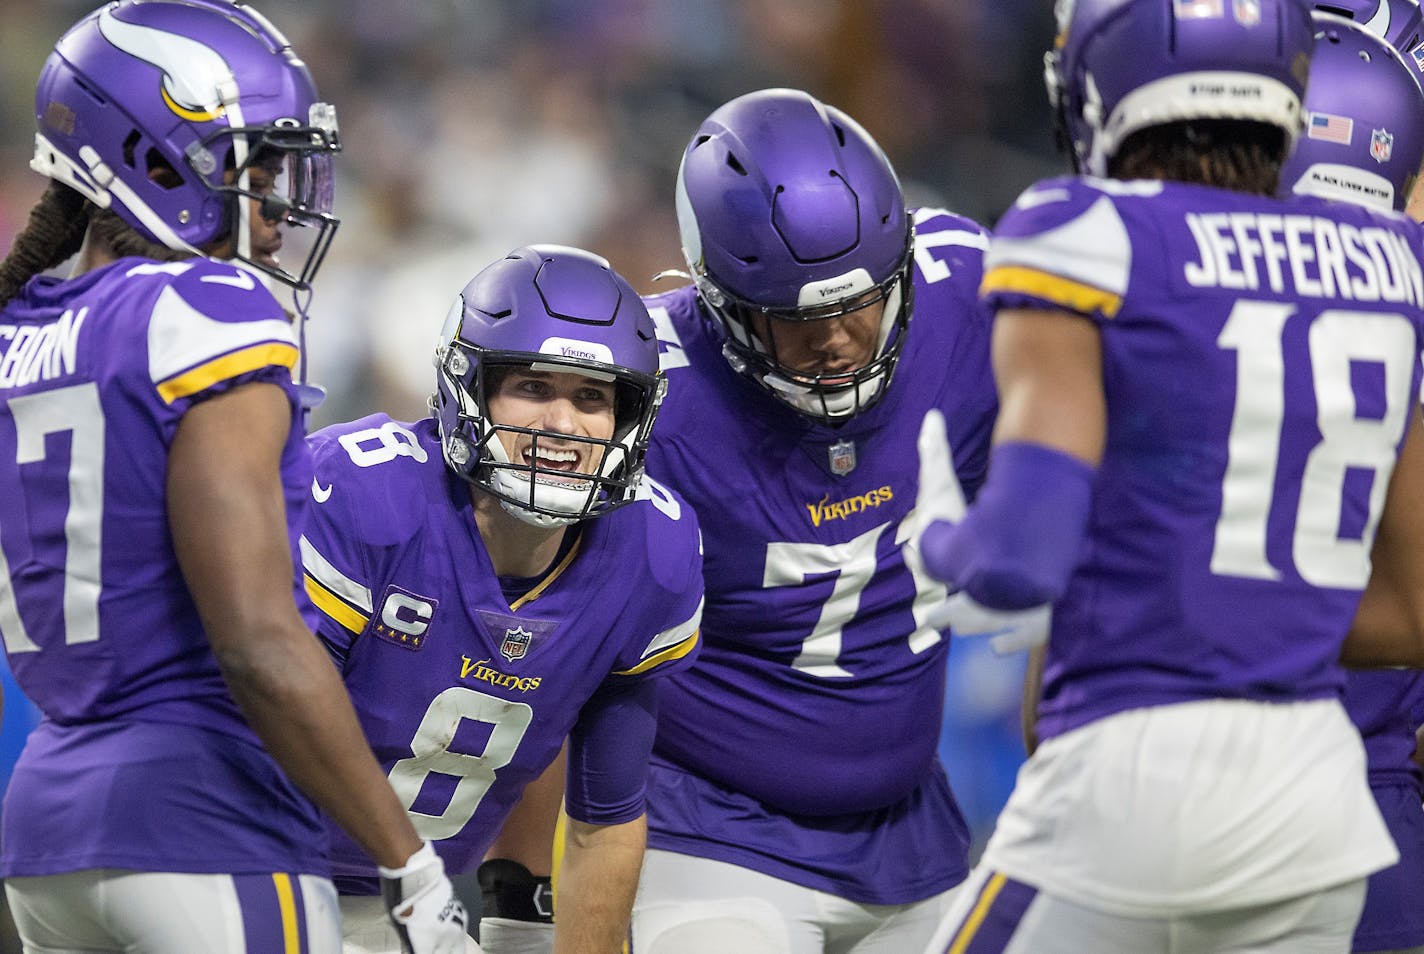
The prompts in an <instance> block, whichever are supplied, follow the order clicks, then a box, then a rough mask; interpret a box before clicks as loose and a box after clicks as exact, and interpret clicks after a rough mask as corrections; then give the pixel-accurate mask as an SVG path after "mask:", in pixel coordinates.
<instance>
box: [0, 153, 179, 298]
mask: <svg viewBox="0 0 1424 954" xmlns="http://www.w3.org/2000/svg"><path fill="white" fill-rule="evenodd" d="M91 225H92V226H93V228H94V233H95V237H96V238H98V239H99V240H101V241H103V242H104V243H105V244H107V245H108V247H109V248H110V249H112V250H113V252H114V254H115V255H116V256H118V257H119V258H125V257H128V256H135V257H138V258H151V259H155V260H157V261H160V262H177V261H182V260H183V259H186V258H192V257H193V253H192V252H186V251H176V250H174V249H171V248H168V247H167V246H165V245H160V244H158V243H157V242H150V241H148V240H147V239H145V238H144V237H143V236H142V235H140V234H139V233H138V232H137V231H136V230H135V229H134V228H133V226H131V225H129V224H128V223H127V222H125V221H124V220H123V219H121V218H119V215H118V213H117V212H114V211H113V210H112V209H101V208H99V207H98V206H96V205H95V204H94V203H93V202H90V201H89V200H88V199H86V198H84V196H83V195H81V194H80V193H79V192H77V191H75V190H74V189H71V188H70V187H69V186H67V185H65V184H64V183H62V182H59V181H57V180H51V181H50V184H49V188H47V189H45V191H44V194H43V195H41V196H40V200H39V201H38V202H36V203H35V207H34V208H32V209H31V210H30V218H29V221H28V222H26V223H25V228H24V229H23V230H22V231H21V232H20V234H19V235H17V236H15V244H14V245H12V246H11V247H10V254H9V255H7V256H6V257H5V260H4V261H3V262H0V308H3V307H4V306H5V305H6V304H8V303H9V301H10V299H12V298H14V297H15V296H16V295H17V294H19V291H20V289H21V288H23V287H25V283H26V282H28V281H29V280H30V279H31V278H34V277H35V276H36V275H38V274H40V273H41V272H43V271H45V270H47V269H51V268H54V267H55V266H56V265H59V264H61V263H63V262H65V261H66V260H68V259H69V257H70V256H72V255H74V253H76V252H78V251H79V248H80V246H82V245H83V244H84V234H85V232H86V231H87V230H88V229H89V227H90V226H91Z"/></svg>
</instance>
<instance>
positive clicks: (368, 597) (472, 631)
mask: <svg viewBox="0 0 1424 954" xmlns="http://www.w3.org/2000/svg"><path fill="white" fill-rule="evenodd" d="M310 444H311V448H312V452H313V457H314V460H315V470H316V477H315V480H314V482H313V484H312V494H313V495H314V496H315V497H316V499H317V500H318V501H319V503H318V504H317V505H316V506H315V507H314V508H313V512H312V516H311V519H310V521H309V523H308V526H307V528H306V532H305V535H304V537H303V539H302V541H301V546H302V555H303V563H304V568H305V571H306V585H307V588H308V591H309V593H310V594H311V595H312V597H313V599H314V600H315V601H316V604H317V605H318V607H319V608H320V609H321V610H322V612H323V619H322V620H321V625H320V631H319V632H320V635H321V637H322V639H323V640H324V641H325V642H326V643H327V646H328V649H329V650H330V651H331V653H332V655H333V657H334V658H335V659H336V661H337V663H338V665H339V666H340V667H341V671H342V676H343V678H344V679H345V681H346V686H347V689H348V690H349V691H350V693H351V697H352V701H353V702H354V704H355V706H356V712H357V715H358V717H359V718H360V721H361V725H362V728H363V729H364V730H365V732H366V736H367V738H368V739H369V741H370V743H371V748H372V749H373V750H374V752H375V754H376V757H377V759H378V760H379V761H380V763H381V765H382V767H383V768H384V769H385V770H386V771H387V773H388V774H389V775H390V778H391V783H392V785H393V786H394V787H395V789H396V792H397V794H398V795H400V796H401V798H402V801H403V802H404V804H405V805H406V807H407V809H408V810H409V811H410V814H411V819H412V821H414V822H415V825H416V828H417V830H418V831H419V832H420V833H421V834H422V836H424V837H426V838H429V839H431V840H433V841H434V843H435V847H436V850H437V851H438V852H439V853H440V855H441V857H442V858H443V859H444V861H445V866H446V870H448V871H450V872H451V873H457V874H458V873H465V872H472V871H474V870H475V868H476V867H477V866H478V865H479V864H480V862H481V861H482V860H483V857H484V854H485V852H486V850H487V849H488V847H489V845H490V842H491V841H492V840H493V839H494V837H495V835H496V834H497V833H498V832H499V829H500V826H501V824H502V822H503V821H504V818H505V816H506V815H507V814H508V812H509V810H510V809H511V808H512V807H513V806H514V804H515V802H517V801H518V800H519V797H520V795H521V794H522V793H523V790H524V787H525V785H526V784H528V783H529V782H530V781H532V780H533V779H535V778H537V777H538V776H539V775H540V774H541V773H542V772H543V770H544V769H545V768H546V767H547V766H548V765H549V764H550V763H551V762H552V761H553V760H554V758H555V757H556V756H557V755H558V753H559V749H560V747H561V746H562V745H563V743H564V739H565V738H566V737H569V738H570V754H569V787H570V791H571V792H579V793H596V792H597V791H599V787H598V786H599V782H598V779H597V778H596V777H595V776H597V775H598V774H599V773H604V774H605V775H613V776H622V777H624V778H629V777H631V778H632V779H634V780H636V779H638V778H639V777H640V776H641V773H642V766H641V765H633V766H631V767H625V766H624V765H621V764H619V762H618V759H619V757H620V755H621V756H623V759H624V762H626V761H627V760H628V758H629V757H630V756H629V747H628V746H626V745H625V746H622V747H620V746H619V745H618V741H619V740H618V739H609V738H607V737H606V736H607V733H606V732H604V733H600V731H599V726H598V725H597V724H594V725H588V724H586V723H588V722H589V721H591V720H589V719H584V720H583V722H581V721H580V716H581V710H584V709H585V704H586V703H588V702H589V700H590V698H601V699H608V698H612V699H613V700H614V701H615V703H616V700H617V697H618V696H619V694H622V693H626V692H628V691H629V690H630V689H633V688H634V687H635V686H636V685H637V684H638V683H640V682H641V681H642V680H646V679H649V678H656V677H660V676H664V675H666V674H669V673H673V672H677V671H679V670H681V669H683V668H684V667H686V666H688V665H689V664H690V663H691V662H692V661H693V659H694V658H695V657H696V655H697V648H698V643H699V636H698V619H699V614H700V610H701V599H702V581H701V572H702V559H701V552H700V541H699V537H698V530H697V520H696V516H695V514H694V513H693V512H692V510H691V508H689V507H687V506H686V505H685V504H683V503H682V502H681V501H680V500H678V499H677V498H676V497H675V496H674V495H672V494H670V493H669V492H668V491H666V490H665V489H663V488H662V487H659V486H656V485H654V484H651V483H650V482H645V483H644V485H643V487H642V489H641V490H640V492H639V499H638V500H637V501H636V502H634V503H632V504H630V505H628V506H625V507H622V508H620V509H618V510H616V511H614V512H612V513H610V514H607V515H605V516H601V517H598V518H596V519H590V520H587V521H584V522H582V523H580V524H578V525H577V528H576V532H577V535H578V537H577V543H576V544H574V546H573V547H572V549H569V550H568V551H567V552H566V553H563V554H561V556H560V558H559V561H557V562H556V565H555V568H554V570H552V571H551V572H550V574H549V575H548V576H547V577H546V578H545V579H544V580H543V581H542V582H538V581H528V584H527V586H520V585H518V584H517V582H516V581H511V580H507V579H502V578H501V577H498V576H496V575H495V572H494V569H493V567H492V565H491V563H490V558H489V556H488V554H487V552H486V550H485V547H484V544H483V542H482V540H481V537H480V534H479V532H478V530H477V528H476V525H475V521H474V513H473V509H472V504H471V501H470V484H469V483H467V482H466V481H465V480H463V479H462V478H460V477H459V476H457V475H456V474H454V473H452V472H451V471H450V469H449V468H448V467H447V466H446V464H445V461H444V460H443V458H442V457H441V452H440V437H439V434H438V433H437V429H436V425H435V422H434V421H433V420H431V419H425V420H421V421H418V422H416V423H414V424H404V423H400V422H396V421H392V420H391V419H390V418H388V417H385V416H384V415H375V416H371V417H367V418H363V419H361V420H358V421H354V422H351V423H347V424H340V425H336V426H333V427H328V428H325V429H323V430H321V431H318V432H317V433H315V434H313V435H312V436H311V438H310ZM511 584H513V585H514V588H515V589H517V590H519V591H520V592H523V593H524V595H523V596H521V597H519V598H514V597H511V596H509V595H507V594H508V592H509V588H510V586H511ZM536 584H537V585H536ZM531 587H532V588H531ZM524 591H527V592H524ZM590 708H591V707H590ZM593 721H595V722H596V720H593ZM590 753H593V754H590ZM642 795H643V792H642V789H641V787H637V790H636V791H630V792H629V793H628V796H627V797H626V798H625V799H624V800H622V801H621V802H620V803H617V804H610V803H601V802H600V801H599V800H598V798H597V796H592V801H586V803H584V804H576V800H575V799H574V798H573V797H572V796H571V797H570V799H569V813H570V815H571V817H574V818H577V819H578V820H580V821H585V822H589V823H592V824H599V825H610V824H620V823H623V822H627V821H631V820H633V819H635V818H637V817H638V816H639V815H641V814H642V813H643V803H642ZM588 797H589V796H585V798H586V799H587V798H588ZM329 829H330V834H331V838H332V859H333V872H334V876H335V881H336V883H337V887H338V889H339V890H340V891H341V892H342V893H345V894H375V893H378V882H377V880H376V878H375V866H374V864H373V863H372V861H371V860H370V858H369V857H367V855H366V854H365V852H364V851H362V850H361V848H360V847H358V846H357V845H356V844H355V842H353V841H352V840H351V839H350V838H349V837H347V836H346V835H345V834H344V833H343V832H342V831H340V829H337V828H336V827H335V826H329Z"/></svg>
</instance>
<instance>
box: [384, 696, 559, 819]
mask: <svg viewBox="0 0 1424 954" xmlns="http://www.w3.org/2000/svg"><path fill="white" fill-rule="evenodd" d="M533 718H534V710H533V709H532V708H530V707H529V706H528V705H526V704H525V703H523V702H511V701H509V700H506V699H500V698H498V697H497V696H491V695H487V694H486V693H483V692H476V691H475V690H474V689H467V688H465V687H464V686H451V687H450V688H449V689H446V690H444V691H443V692H441V693H440V694H439V695H438V696H436V697H435V698H434V699H432V700H431V702H430V706H429V707H428V708H427V709H426V710H425V716H424V717H423V718H422V719H421V720H420V725H419V726H418V727H417V728H416V730H415V738H413V739H411V742H410V751H411V752H412V753H413V754H412V755H411V757H410V758H408V759H401V760H400V761H399V762H397V763H396V764H395V765H393V766H391V771H390V780H391V787H392V788H394V789H395V791H396V795H397V796H399V798H400V801H401V804H402V805H403V806H405V809H406V811H407V812H408V813H409V815H410V820H411V822H412V823H414V825H415V830H416V831H417V832H419V833H420V836H421V837H422V838H428V839H430V840H431V841H439V840H440V839H442V838H449V837H451V836H452V835H455V834H456V833H458V832H459V831H460V829H462V828H464V827H465V825H467V824H469V821H470V819H471V818H473V817H474V815H475V811H476V809H478V808H479V807H480V801H481V800H482V799H483V798H484V797H485V793H486V792H488V791H489V790H490V786H491V785H493V784H494V780H495V772H497V771H498V770H500V769H502V768H504V767H505V766H506V765H508V764H509V763H510V761H512V760H513V758H514V752H515V750H516V749H518V748H519V743H520V740H522V739H523V738H524V733H525V732H526V731H528V729H529V723H530V722H531V721H532V720H533ZM461 719H470V720H471V721H474V722H483V723H485V724H487V725H491V726H493V729H492V730H491V731H490V736H489V741H488V742H486V743H485V748H484V752H482V753H481V754H479V755H467V754H464V753H461V752H451V751H450V748H449V746H450V743H451V742H453V741H454V740H455V733H456V730H457V729H458V728H459V727H460V720H461ZM431 772H438V773H440V774H441V775H450V776H453V777H455V778H457V779H459V781H458V782H457V783H456V785H455V791H454V792H453V793H451V795H450V801H449V804H447V805H446V806H445V810H444V811H443V812H441V813H440V814H439V815H427V814H425V813H423V812H417V811H413V810H412V809H411V806H412V805H414V804H415V799H416V797H417V796H418V795H419V794H420V789H421V786H422V785H424V784H425V779H426V777H427V776H429V775H430V773H431Z"/></svg>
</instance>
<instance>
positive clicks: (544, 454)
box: [526, 447, 578, 464]
mask: <svg viewBox="0 0 1424 954" xmlns="http://www.w3.org/2000/svg"><path fill="white" fill-rule="evenodd" d="M526 454H527V452H526ZM534 456H535V457H537V458H539V459H540V460H547V461H553V462H554V463H556V464H562V463H572V462H576V461H577V460H578V453H577V452H575V451H571V450H555V449H553V448H549V447H540V448H537V449H536V450H535V451H534Z"/></svg>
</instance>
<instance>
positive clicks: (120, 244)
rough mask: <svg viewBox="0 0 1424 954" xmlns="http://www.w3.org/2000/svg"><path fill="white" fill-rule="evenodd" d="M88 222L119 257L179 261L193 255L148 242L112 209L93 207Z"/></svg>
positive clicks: (185, 251) (182, 250)
mask: <svg viewBox="0 0 1424 954" xmlns="http://www.w3.org/2000/svg"><path fill="white" fill-rule="evenodd" d="M89 217H90V218H89V222H90V225H91V226H92V227H93V229H94V234H95V235H96V236H97V237H98V238H100V239H102V240H103V241H104V242H106V243H108V246H109V248H110V249H112V250H113V252H114V254H115V255H117V256H118V257H119V258H130V257H134V258H151V259H155V260H156V261H160V262H181V261H183V260H185V259H189V258H192V257H193V253H192V252H189V251H187V250H184V249H173V248H169V247H168V246H166V245H160V244H158V243H157V242H150V241H149V240H148V239H146V238H144V237H143V236H142V235H140V234H138V231H137V230H136V229H135V228H134V227H133V226H132V225H129V224H128V223H127V222H125V221H124V220H123V219H121V218H119V214H118V213H117V212H115V211H114V210H113V209H100V208H93V209H91V211H90V213H89Z"/></svg>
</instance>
